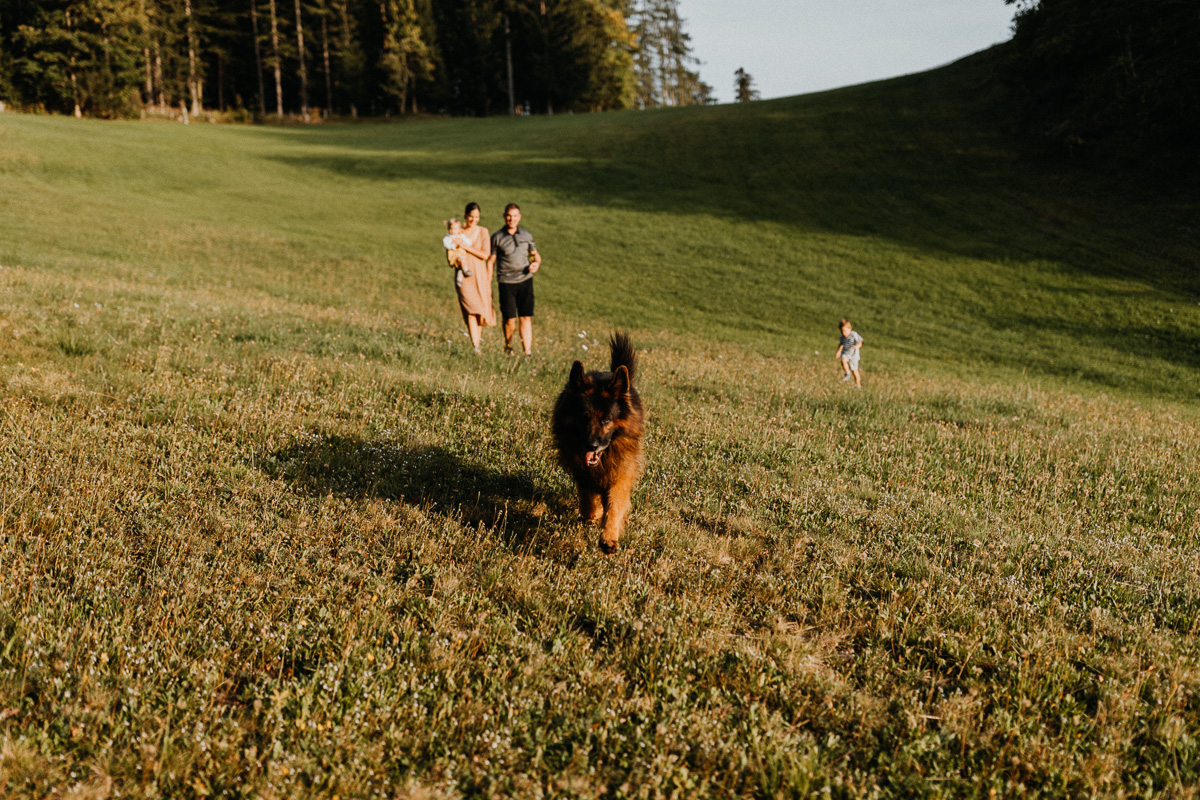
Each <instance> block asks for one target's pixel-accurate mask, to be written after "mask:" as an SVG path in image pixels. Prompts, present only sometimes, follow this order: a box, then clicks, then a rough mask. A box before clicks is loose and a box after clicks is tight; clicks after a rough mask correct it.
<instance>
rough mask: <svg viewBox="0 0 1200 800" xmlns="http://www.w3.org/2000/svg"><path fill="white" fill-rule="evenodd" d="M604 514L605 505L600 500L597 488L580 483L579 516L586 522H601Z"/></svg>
mask: <svg viewBox="0 0 1200 800" xmlns="http://www.w3.org/2000/svg"><path fill="white" fill-rule="evenodd" d="M603 516H604V505H603V504H602V503H601V502H600V493H599V492H597V491H596V490H595V489H592V488H590V487H588V486H584V485H582V484H580V486H579V517H580V519H582V520H583V521H584V522H599V521H600V518H601V517H603Z"/></svg>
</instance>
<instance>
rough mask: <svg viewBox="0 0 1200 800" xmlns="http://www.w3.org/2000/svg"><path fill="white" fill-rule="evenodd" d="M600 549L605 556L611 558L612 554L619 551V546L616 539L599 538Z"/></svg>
mask: <svg viewBox="0 0 1200 800" xmlns="http://www.w3.org/2000/svg"><path fill="white" fill-rule="evenodd" d="M600 549H601V550H603V551H604V554H605V555H610V556H611V555H612V554H613V553H615V552H617V551H618V550H620V549H621V544H620V542H618V541H617V540H616V539H605V538H604V537H601V538H600Z"/></svg>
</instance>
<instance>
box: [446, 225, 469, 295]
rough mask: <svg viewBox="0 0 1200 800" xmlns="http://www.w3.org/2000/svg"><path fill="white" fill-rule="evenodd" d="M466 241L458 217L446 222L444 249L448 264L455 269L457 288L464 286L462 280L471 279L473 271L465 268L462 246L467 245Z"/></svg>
mask: <svg viewBox="0 0 1200 800" xmlns="http://www.w3.org/2000/svg"><path fill="white" fill-rule="evenodd" d="M466 241H467V240H466V237H465V236H463V233H462V223H461V222H459V220H458V217H451V218H450V219H448V220H446V235H445V236H443V237H442V247H444V248H446V263H447V264H449V265H450V266H452V267H454V285H455V286H462V279H463V278H469V277H471V270H469V269H467V268H466V267H464V266H463V261H462V256H463V253H462V245H464V244H466Z"/></svg>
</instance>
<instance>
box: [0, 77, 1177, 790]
mask: <svg viewBox="0 0 1200 800" xmlns="http://www.w3.org/2000/svg"><path fill="white" fill-rule="evenodd" d="M986 67H987V62H986V59H978V58H977V59H974V60H971V61H968V62H965V63H962V64H959V65H955V66H954V67H952V68H949V69H946V70H942V71H938V72H934V73H929V74H926V75H920V76H913V77H911V78H905V79H902V80H897V81H890V82H885V83H881V84H873V85H869V86H864V87H858V88H855V89H848V90H842V91H838V92H832V93H826V94H822V95H814V96H808V97H801V98H792V99H787V100H781V101H771V102H765V103H757V104H752V105H748V106H745V107H720V108H712V109H694V110H675V111H664V112H645V113H628V114H610V115H603V116H574V117H556V118H540V119H520V120H509V119H498V120H446V121H443V120H427V121H420V122H413V123H403V124H388V125H382V124H380V125H359V126H329V127H318V128H312V129H303V128H282V129H268V128H234V127H222V126H201V125H193V126H189V127H183V126H176V125H168V124H155V123H146V124H126V123H103V124H101V123H92V122H79V121H74V120H68V119H59V118H49V117H20V116H12V115H4V116H0V267H2V268H0V387H2V388H0V794H3V795H4V796H5V797H9V796H11V797H44V796H47V795H48V794H51V793H52V792H54V793H55V794H56V795H58V796H78V797H103V796H118V795H119V796H135V797H186V796H195V797H200V796H210V797H211V796H218V797H219V796H228V797H263V798H272V797H334V796H339V797H343V798H347V797H371V796H384V797H392V796H401V797H455V796H478V797H484V796H497V795H510V796H520V797H536V796H575V797H671V796H676V797H691V796H703V795H710V796H730V795H733V796H748V797H772V796H797V795H800V796H804V795H807V794H809V793H815V792H823V791H825V790H828V793H829V794H831V795H833V796H839V797H860V796H861V797H872V796H882V797H907V796H911V795H922V796H972V797H974V796H988V795H990V794H993V793H995V794H1000V795H1016V794H1027V795H1030V796H1043V797H1060V796H1081V795H1097V796H1119V795H1122V794H1124V795H1125V796H1146V797H1150V796H1189V795H1193V794H1194V793H1195V786H1196V785H1197V783H1198V782H1200V740H1198V739H1197V737H1196V734H1195V731H1196V730H1197V729H1200V695H1198V692H1200V648H1198V646H1197V644H1196V634H1197V633H1198V632H1200V630H1198V627H1197V621H1196V620H1197V613H1198V612H1200V586H1198V585H1197V581H1196V574H1197V569H1200V546H1198V545H1200V517H1198V516H1197V508H1198V507H1200V478H1197V477H1196V475H1195V470H1194V469H1193V468H1192V467H1193V465H1194V464H1196V463H1197V459H1198V457H1200V444H1198V442H1200V436H1198V435H1197V434H1198V433H1200V415H1198V414H1197V413H1196V408H1195V403H1194V401H1195V398H1196V396H1197V394H1198V393H1200V271H1198V270H1197V269H1196V263H1195V253H1196V252H1200V249H1198V245H1200V225H1198V224H1197V222H1196V220H1197V219H1200V216H1198V215H1197V211H1198V209H1197V203H1196V201H1195V196H1196V195H1195V193H1194V190H1193V188H1192V187H1189V186H1188V185H1187V184H1186V182H1184V181H1179V182H1176V183H1174V184H1171V185H1173V186H1175V187H1176V188H1174V189H1170V190H1163V189H1153V188H1152V187H1154V186H1155V185H1156V184H1155V181H1156V178H1155V176H1153V175H1148V174H1147V173H1146V172H1144V171H1133V170H1130V169H1128V168H1121V169H1112V170H1109V169H1104V170H1101V169H1099V168H1097V167H1096V166H1095V165H1066V166H1062V165H1051V164H1046V163H1041V162H1039V161H1038V160H1037V159H1036V158H1033V157H1030V156H1028V155H1026V154H1024V153H1023V152H1022V150H1021V149H1019V148H1018V147H1017V146H1015V145H1014V144H1013V142H1012V141H1011V140H1010V139H1009V137H1008V135H1007V133H1006V127H1005V126H1004V125H1003V124H1002V123H1001V122H1000V120H999V119H998V117H997V116H996V115H995V114H993V113H992V112H991V111H989V110H988V109H989V106H988V104H987V103H986V102H984V101H985V100H986V99H987V98H988V97H989V96H990V95H991V93H992V90H991V88H990V85H989V84H988V83H987V82H986V80H985V79H984V76H985V75H986ZM467 200H477V201H479V202H480V203H481V204H482V205H483V207H484V214H485V219H484V222H485V224H489V223H490V224H489V227H494V225H495V224H496V220H497V218H498V217H499V213H500V210H501V209H502V207H503V204H504V203H505V202H507V201H509V200H516V201H518V202H520V203H521V204H522V206H523V208H524V210H525V219H526V222H527V223H528V226H529V227H530V228H531V229H532V230H533V231H534V233H535V234H536V236H537V239H538V243H539V246H540V249H541V250H542V252H543V253H544V254H545V256H546V268H545V271H544V273H543V274H542V275H541V277H539V279H538V294H539V311H538V319H537V335H538V340H537V343H536V350H537V353H536V356H535V358H533V359H531V360H528V361H520V362H517V361H513V360H506V359H505V358H504V357H503V356H502V355H501V354H500V342H499V337H498V336H497V333H496V331H495V330H489V331H488V332H487V333H486V334H485V349H486V353H485V355H484V357H483V358H481V359H477V358H476V357H475V356H474V355H473V354H471V353H470V347H469V344H468V342H467V340H466V338H465V337H464V336H463V335H462V333H461V331H460V328H461V321H460V320H459V319H458V314H457V308H456V305H455V303H454V300H453V293H452V289H451V281H450V271H449V270H448V269H446V268H445V266H444V265H443V264H442V259H441V257H440V255H439V247H440V243H439V241H438V240H439V238H440V235H441V230H440V226H439V223H440V220H441V219H443V218H445V217H446V216H449V215H451V214H453V213H458V212H459V211H460V209H461V206H462V205H463V203H465V202H466V201H467ZM842 315H849V316H851V317H852V318H854V319H855V320H856V323H857V327H858V328H859V330H860V331H861V332H862V333H863V335H864V337H865V340H866V344H865V347H864V355H863V368H864V376H865V382H866V386H867V389H866V391H864V392H861V393H855V392H852V391H847V390H846V389H845V387H843V386H842V385H841V384H839V383H838V382H837V373H836V371H835V367H834V364H833V361H832V353H833V350H834V349H835V347H836V338H835V337H836V322H837V319H838V318H839V317H840V316H842ZM618 326H620V327H625V328H628V329H630V330H631V332H632V334H633V337H634V340H635V342H636V343H637V344H638V345H639V347H640V348H641V349H642V370H641V375H642V377H641V386H640V388H641V391H642V393H643V396H644V397H645V399H646V402H647V405H648V407H649V411H650V420H651V427H650V433H649V436H648V442H647V446H648V453H649V461H648V469H647V475H646V478H645V479H644V480H643V481H642V483H641V484H640V485H639V488H638V490H637V493H636V495H635V499H634V512H633V516H632V518H631V522H630V527H629V528H628V530H627V532H626V535H625V536H624V538H623V544H624V549H623V550H622V552H621V553H620V554H618V555H617V556H615V557H612V558H606V557H604V556H602V555H601V554H600V553H599V551H598V549H597V547H596V542H595V539H596V532H595V531H594V530H591V529H587V528H584V527H583V526H581V525H579V524H578V523H577V522H576V521H575V512H574V509H573V508H572V507H571V496H572V494H573V492H572V489H571V487H570V485H569V483H568V480H567V479H566V477H565V476H564V475H563V474H562V473H561V472H560V471H559V470H558V469H557V468H556V467H555V465H554V463H553V457H552V453H551V452H550V446H549V441H548V435H547V426H548V416H549V408H550V404H551V403H552V400H553V397H554V395H555V393H556V392H557V391H558V388H559V387H560V386H561V383H562V382H563V380H564V379H565V376H566V372H567V369H568V367H569V365H570V362H571V361H572V360H573V359H575V358H582V359H584V361H585V363H586V364H588V365H589V366H594V365H596V364H602V363H603V361H604V358H605V355H606V353H605V352H604V350H605V348H604V347H603V340H604V339H605V338H606V336H607V333H608V331H609V330H611V329H612V328H614V327H618ZM585 346H586V347H587V348H588V349H586V350H584V347H585ZM818 351H819V352H818Z"/></svg>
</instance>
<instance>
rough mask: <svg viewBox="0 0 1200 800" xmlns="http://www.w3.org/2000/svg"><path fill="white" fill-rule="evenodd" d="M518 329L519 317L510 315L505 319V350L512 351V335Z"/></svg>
mask: <svg viewBox="0 0 1200 800" xmlns="http://www.w3.org/2000/svg"><path fill="white" fill-rule="evenodd" d="M516 331H517V318H516V317H509V318H508V319H506V320H504V352H506V353H511V352H512V337H513V334H514V333H516Z"/></svg>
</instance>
